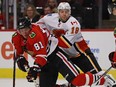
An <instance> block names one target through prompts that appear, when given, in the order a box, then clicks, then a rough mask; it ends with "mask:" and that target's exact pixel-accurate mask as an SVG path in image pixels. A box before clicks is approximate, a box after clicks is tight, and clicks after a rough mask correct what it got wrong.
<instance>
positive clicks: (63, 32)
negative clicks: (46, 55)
mask: <svg viewBox="0 0 116 87" xmlns="http://www.w3.org/2000/svg"><path fill="white" fill-rule="evenodd" d="M52 33H53V34H54V36H55V37H60V36H61V35H64V34H65V31H64V30H63V29H54V30H52Z"/></svg>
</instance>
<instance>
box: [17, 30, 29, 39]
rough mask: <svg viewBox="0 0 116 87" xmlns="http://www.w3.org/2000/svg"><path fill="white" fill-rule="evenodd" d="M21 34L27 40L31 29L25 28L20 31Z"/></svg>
mask: <svg viewBox="0 0 116 87" xmlns="http://www.w3.org/2000/svg"><path fill="white" fill-rule="evenodd" d="M19 33H20V34H21V35H22V36H23V37H24V38H25V39H27V38H28V36H29V33H30V28H23V29H20V30H19Z"/></svg>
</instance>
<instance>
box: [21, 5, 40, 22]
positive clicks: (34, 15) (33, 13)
mask: <svg viewBox="0 0 116 87" xmlns="http://www.w3.org/2000/svg"><path fill="white" fill-rule="evenodd" d="M23 16H25V17H27V18H28V19H29V20H30V21H31V22H32V23H34V22H36V21H38V20H39V19H40V14H39V13H38V12H37V10H36V8H35V6H34V5H32V4H28V5H27V6H26V8H25V11H24V14H23Z"/></svg>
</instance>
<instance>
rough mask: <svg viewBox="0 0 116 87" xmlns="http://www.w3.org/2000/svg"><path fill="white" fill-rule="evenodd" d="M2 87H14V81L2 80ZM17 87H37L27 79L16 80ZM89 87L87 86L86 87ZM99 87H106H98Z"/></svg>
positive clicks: (0, 81) (60, 82)
mask: <svg viewBox="0 0 116 87" xmlns="http://www.w3.org/2000/svg"><path fill="white" fill-rule="evenodd" d="M57 83H58V84H63V83H67V81H66V80H58V81H57ZM0 87H13V80H12V79H0ZM15 87H35V86H34V83H29V82H27V80H26V79H16V81H15ZM84 87H87V86H84ZM97 87H104V86H97Z"/></svg>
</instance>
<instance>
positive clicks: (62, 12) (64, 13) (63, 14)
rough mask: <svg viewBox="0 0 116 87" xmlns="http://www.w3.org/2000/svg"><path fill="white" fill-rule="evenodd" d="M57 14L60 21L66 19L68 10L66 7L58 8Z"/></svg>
mask: <svg viewBox="0 0 116 87" xmlns="http://www.w3.org/2000/svg"><path fill="white" fill-rule="evenodd" d="M59 16H60V19H61V20H62V21H66V20H67V19H68V18H69V16H70V13H69V10H67V9H61V10H59Z"/></svg>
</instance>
